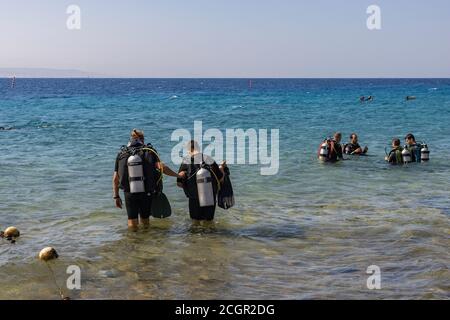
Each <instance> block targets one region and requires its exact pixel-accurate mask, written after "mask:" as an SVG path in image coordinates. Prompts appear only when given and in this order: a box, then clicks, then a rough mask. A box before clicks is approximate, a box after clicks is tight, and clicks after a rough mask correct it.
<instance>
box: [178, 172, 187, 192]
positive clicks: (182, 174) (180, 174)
mask: <svg viewBox="0 0 450 320" xmlns="http://www.w3.org/2000/svg"><path fill="white" fill-rule="evenodd" d="M185 179H186V171H181V172H178V176H177V186H178V187H180V188H183V181H184V180H185Z"/></svg>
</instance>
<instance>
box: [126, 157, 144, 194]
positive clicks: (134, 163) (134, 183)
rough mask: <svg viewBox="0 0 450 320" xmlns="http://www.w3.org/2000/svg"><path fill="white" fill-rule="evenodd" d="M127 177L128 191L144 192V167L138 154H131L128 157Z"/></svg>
mask: <svg viewBox="0 0 450 320" xmlns="http://www.w3.org/2000/svg"><path fill="white" fill-rule="evenodd" d="M127 165H128V177H129V181H130V193H141V192H145V184H144V180H145V178H144V167H143V163H142V158H141V157H140V156H138V155H132V156H130V157H129V158H128V161H127Z"/></svg>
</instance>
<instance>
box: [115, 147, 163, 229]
mask: <svg viewBox="0 0 450 320" xmlns="http://www.w3.org/2000/svg"><path fill="white" fill-rule="evenodd" d="M142 146H143V145H142ZM120 156H121V153H119V154H118V155H117V158H116V164H115V168H114V171H115V172H117V173H119V172H120V170H119V160H120ZM145 156H146V157H151V159H150V160H149V162H151V163H157V162H158V159H157V157H156V155H154V154H153V153H150V152H147V153H145ZM125 165H126V164H125ZM124 170H128V169H127V168H124ZM120 187H121V189H123V191H124V195H125V208H126V210H127V215H128V219H130V220H134V219H138V218H139V217H140V218H141V219H148V218H149V217H150V215H151V207H152V194H151V193H146V192H142V193H130V190H129V186H123V185H121V186H120Z"/></svg>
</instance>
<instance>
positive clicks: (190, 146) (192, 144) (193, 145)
mask: <svg viewBox="0 0 450 320" xmlns="http://www.w3.org/2000/svg"><path fill="white" fill-rule="evenodd" d="M186 149H187V150H188V151H189V153H190V154H196V153H199V152H200V146H199V145H198V142H197V141H195V140H190V141H189V142H188V143H187V144H186Z"/></svg>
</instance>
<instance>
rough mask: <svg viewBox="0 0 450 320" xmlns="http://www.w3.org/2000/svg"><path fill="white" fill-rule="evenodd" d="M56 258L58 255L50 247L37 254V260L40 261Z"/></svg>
mask: <svg viewBox="0 0 450 320" xmlns="http://www.w3.org/2000/svg"><path fill="white" fill-rule="evenodd" d="M57 258H58V253H57V252H56V250H55V249H54V248H52V247H47V248H44V249H42V250H41V252H39V259H40V260H42V261H50V260H53V259H57Z"/></svg>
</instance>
